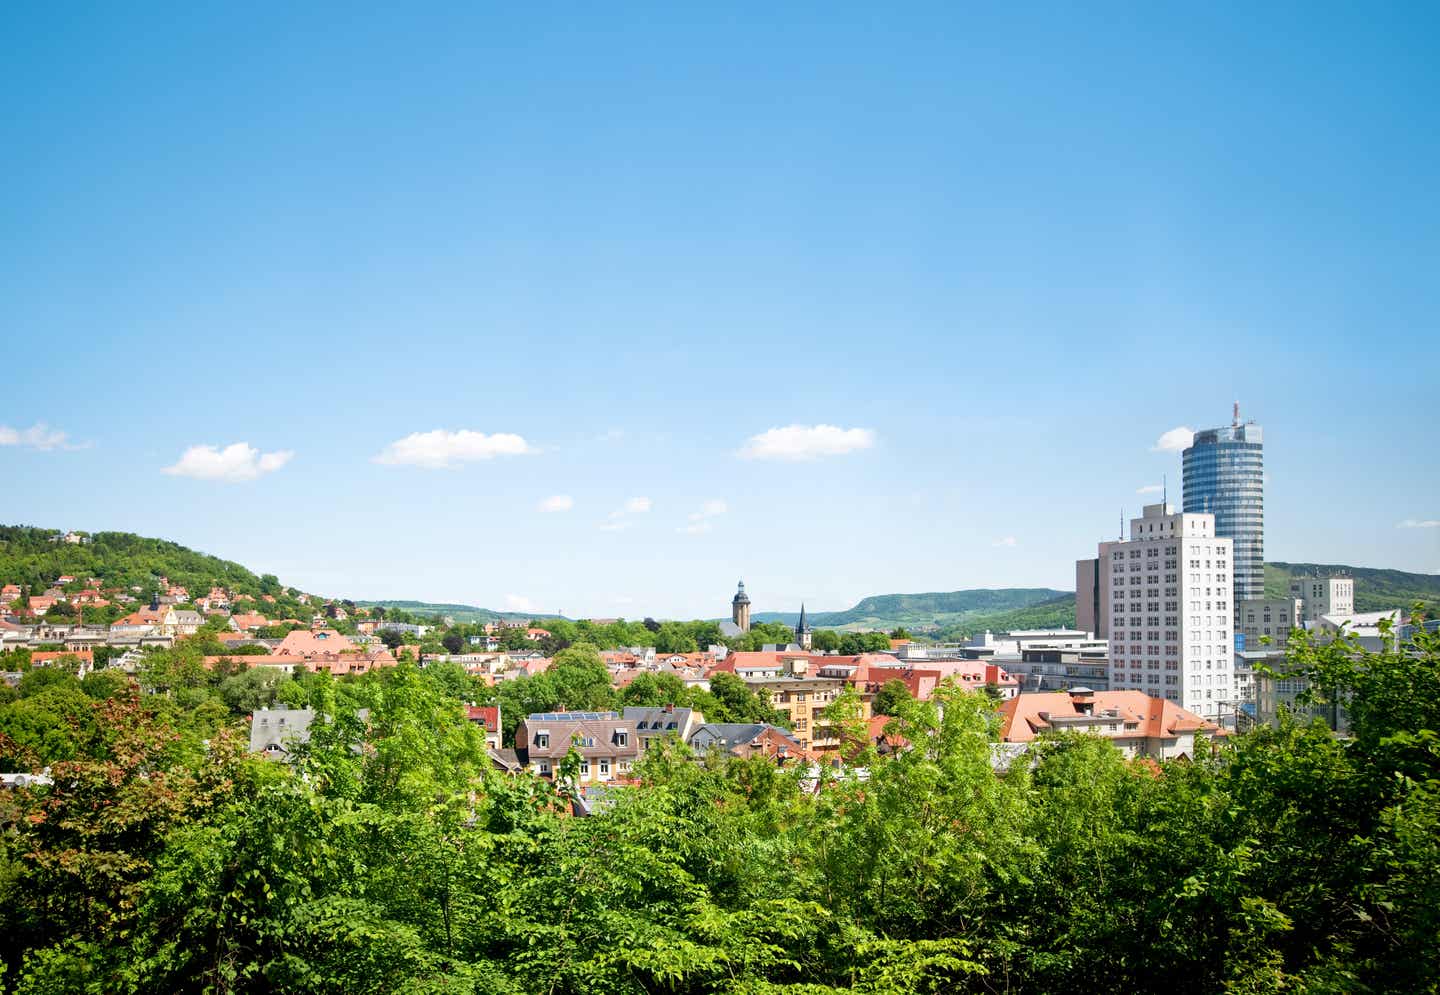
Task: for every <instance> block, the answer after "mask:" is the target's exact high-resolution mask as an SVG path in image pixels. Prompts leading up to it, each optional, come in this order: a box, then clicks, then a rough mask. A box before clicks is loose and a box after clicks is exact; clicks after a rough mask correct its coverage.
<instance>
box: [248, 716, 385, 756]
mask: <svg viewBox="0 0 1440 995" xmlns="http://www.w3.org/2000/svg"><path fill="white" fill-rule="evenodd" d="M355 714H356V715H357V716H359V718H360V720H361V721H362V722H363V721H366V720H368V719H369V718H370V710H369V709H368V708H361V709H359V710H358V711H356V713H355ZM314 722H315V710H314V709H313V708H285V707H283V706H282V707H278V708H262V709H260V710H259V711H257V712H254V713H252V714H251V716H250V752H251V753H259V754H261V755H262V756H264V757H266V758H268V759H270V760H286V761H288V760H289V759H290V755H291V753H292V752H293V751H294V749H295V747H296V746H298V745H300V744H303V743H308V742H310V728H311V726H312V725H313V724H314ZM357 749H358V747H357Z"/></svg>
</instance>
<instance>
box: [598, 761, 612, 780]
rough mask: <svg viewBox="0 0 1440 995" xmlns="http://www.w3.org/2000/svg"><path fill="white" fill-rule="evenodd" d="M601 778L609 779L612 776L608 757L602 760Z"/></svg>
mask: <svg viewBox="0 0 1440 995" xmlns="http://www.w3.org/2000/svg"><path fill="white" fill-rule="evenodd" d="M600 776H601V777H609V776H610V760H609V758H608V757H605V758H602V759H601V760H600Z"/></svg>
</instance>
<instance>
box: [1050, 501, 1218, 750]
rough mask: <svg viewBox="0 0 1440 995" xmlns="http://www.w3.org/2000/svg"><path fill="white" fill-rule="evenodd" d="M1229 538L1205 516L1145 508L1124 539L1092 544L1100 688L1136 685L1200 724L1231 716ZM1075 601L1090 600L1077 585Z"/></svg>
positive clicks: (1160, 506)
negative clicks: (1105, 667)
mask: <svg viewBox="0 0 1440 995" xmlns="http://www.w3.org/2000/svg"><path fill="white" fill-rule="evenodd" d="M1232 550H1233V545H1232V543H1231V540H1229V539H1227V538H1224V537H1221V536H1218V535H1216V534H1215V516H1214V515H1210V514H1192V513H1189V512H1180V513H1177V512H1176V511H1175V510H1174V509H1173V508H1172V507H1171V506H1170V505H1168V504H1152V505H1146V506H1145V507H1144V509H1143V511H1142V513H1141V517H1139V518H1134V519H1131V520H1130V537H1129V538H1128V539H1120V540H1116V541H1113V542H1102V543H1100V544H1099V550H1098V552H1099V555H1098V557H1097V558H1096V559H1097V560H1098V562H1099V569H1098V570H1096V571H1095V578H1096V583H1097V584H1098V585H1099V591H1098V593H1097V594H1095V595H1093V597H1094V598H1095V600H1096V603H1098V604H1099V606H1100V619H1099V625H1100V628H1101V631H1105V632H1108V633H1109V634H1110V640H1109V648H1110V661H1109V662H1110V668H1109V678H1110V680H1109V684H1110V690H1111V691H1112V692H1113V691H1124V690H1137V691H1144V692H1145V693H1146V694H1149V695H1153V696H1156V697H1161V698H1164V699H1165V700H1167V701H1171V702H1174V703H1176V704H1179V705H1181V706H1182V707H1184V708H1186V709H1189V710H1190V711H1192V712H1195V713H1196V714H1198V715H1200V716H1201V717H1202V718H1204V719H1206V720H1208V721H1214V722H1220V723H1221V724H1224V721H1225V720H1226V719H1228V718H1233V712H1234V708H1235V705H1236V702H1235V694H1234V683H1233V667H1234V664H1233V659H1232V657H1233V653H1234V635H1233V633H1234V628H1233V619H1234V605H1233V603H1232V600H1231V599H1232V596H1233V595H1232V590H1233V588H1232V585H1233V582H1234V578H1233V573H1232V570H1233V564H1234V560H1233V557H1232ZM1076 596H1077V599H1084V598H1090V597H1092V594H1091V592H1086V591H1081V592H1077V595H1076Z"/></svg>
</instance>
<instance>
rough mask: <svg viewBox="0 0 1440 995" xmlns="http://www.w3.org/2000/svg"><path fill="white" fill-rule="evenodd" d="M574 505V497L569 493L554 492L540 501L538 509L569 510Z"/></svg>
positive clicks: (547, 510)
mask: <svg viewBox="0 0 1440 995" xmlns="http://www.w3.org/2000/svg"><path fill="white" fill-rule="evenodd" d="M573 507H575V499H574V498H572V497H571V496H570V495H569V494H556V495H554V496H553V497H547V498H546V499H545V500H544V501H541V502H540V505H539V509H540V510H541V511H545V512H554V511H569V510H570V509H571V508H573Z"/></svg>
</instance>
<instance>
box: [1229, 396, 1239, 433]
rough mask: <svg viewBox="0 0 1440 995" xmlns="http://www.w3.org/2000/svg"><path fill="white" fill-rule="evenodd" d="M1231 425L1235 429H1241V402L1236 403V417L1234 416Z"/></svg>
mask: <svg viewBox="0 0 1440 995" xmlns="http://www.w3.org/2000/svg"><path fill="white" fill-rule="evenodd" d="M1231 425H1232V426H1234V427H1235V428H1239V427H1240V402H1239V401H1236V402H1235V415H1234V419H1233V421H1232V422H1231Z"/></svg>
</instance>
